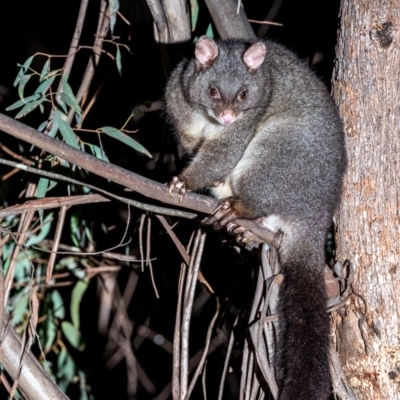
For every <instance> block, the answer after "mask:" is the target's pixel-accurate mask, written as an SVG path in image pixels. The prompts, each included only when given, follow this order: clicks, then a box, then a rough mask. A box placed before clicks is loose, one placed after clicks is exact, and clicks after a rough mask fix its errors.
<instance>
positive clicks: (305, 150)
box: [165, 37, 346, 400]
mask: <svg viewBox="0 0 400 400" xmlns="http://www.w3.org/2000/svg"><path fill="white" fill-rule="evenodd" d="M165 99H166V113H167V117H168V119H169V121H170V122H171V124H172V125H173V127H174V130H175V131H176V134H177V138H178V141H179V143H180V146H181V148H182V149H183V150H184V151H185V152H186V153H187V154H188V155H189V156H190V162H189V164H188V166H187V167H186V168H185V169H184V170H183V172H182V173H181V174H180V175H179V176H178V177H176V178H174V179H173V181H172V183H171V186H170V188H171V189H178V191H179V194H180V195H181V196H182V195H183V194H184V192H185V190H196V189H200V188H205V187H208V188H211V192H212V193H213V195H214V196H215V197H217V198H218V199H221V200H223V201H222V203H221V204H222V205H221V206H220V207H219V208H218V209H217V211H216V213H215V215H214V217H212V218H211V221H212V222H214V223H215V224H216V225H223V226H225V225H228V226H230V228H232V224H231V223H232V221H234V220H235V219H237V218H246V219H252V220H253V219H260V218H261V221H262V224H263V226H264V227H266V228H268V229H270V230H272V231H276V232H277V231H278V230H280V231H282V232H283V237H282V242H281V246H280V249H279V258H280V263H281V270H282V273H283V274H284V281H283V284H282V286H281V289H280V298H279V335H278V352H277V356H276V360H275V364H276V366H277V371H278V373H277V374H278V376H277V378H278V386H279V397H278V398H279V400H293V399H296V400H326V399H328V397H329V395H330V392H331V381H330V373H329V358H328V355H329V315H328V313H327V311H326V301H327V295H326V290H325V282H324V274H323V270H324V265H325V237H326V232H327V230H328V229H329V227H330V226H331V224H332V217H333V213H334V211H335V208H336V206H337V204H338V202H339V199H340V194H341V188H342V178H343V174H344V171H345V167H346V153H345V145H344V134H343V129H342V125H341V122H340V119H339V117H338V113H337V111H336V109H335V106H334V104H333V103H332V101H331V99H330V96H329V94H328V92H327V90H326V88H325V87H324V85H323V84H322V83H321V82H320V81H319V80H318V78H317V77H316V76H315V75H314V74H313V73H312V71H311V70H310V69H309V68H308V66H307V65H305V64H304V63H303V62H302V61H300V60H299V59H298V58H297V57H296V56H295V55H294V54H293V53H292V52H290V51H289V50H287V49H286V48H284V47H283V46H281V45H278V44H276V43H272V42H269V41H261V40H253V41H252V40H249V41H247V40H224V41H214V40H212V39H210V38H207V37H201V38H200V39H199V40H198V42H197V44H196V48H195V53H194V57H193V58H192V59H187V60H183V61H182V62H181V63H180V64H179V65H178V66H177V68H176V69H175V70H174V71H173V73H172V74H171V77H170V80H169V82H168V84H167V88H166V92H165ZM233 229H234V230H235V226H234V225H233ZM238 231H240V230H238Z"/></svg>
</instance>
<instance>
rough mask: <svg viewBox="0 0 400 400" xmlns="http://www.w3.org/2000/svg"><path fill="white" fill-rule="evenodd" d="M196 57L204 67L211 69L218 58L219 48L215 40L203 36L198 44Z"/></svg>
mask: <svg viewBox="0 0 400 400" xmlns="http://www.w3.org/2000/svg"><path fill="white" fill-rule="evenodd" d="M194 55H195V56H196V58H197V60H198V61H199V63H200V64H201V65H202V66H203V67H207V68H208V67H209V66H211V64H212V63H213V61H214V60H215V59H216V58H217V56H218V46H217V45H216V43H215V42H214V40H212V39H210V38H209V37H207V36H202V37H201V38H200V39H199V40H198V41H197V43H196V50H195V51H194Z"/></svg>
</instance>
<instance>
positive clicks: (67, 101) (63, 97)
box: [60, 93, 82, 114]
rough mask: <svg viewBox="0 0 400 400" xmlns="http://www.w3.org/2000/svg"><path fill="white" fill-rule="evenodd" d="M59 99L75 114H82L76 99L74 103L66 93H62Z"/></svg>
mask: <svg viewBox="0 0 400 400" xmlns="http://www.w3.org/2000/svg"><path fill="white" fill-rule="evenodd" d="M60 98H61V100H62V101H63V102H64V103H65V104H67V105H68V106H70V107H72V108H73V109H74V111H75V112H76V113H77V114H82V110H81V108H80V107H79V104H78V103H77V102H76V99H75V101H74V100H73V99H71V97H69V96H68V95H67V94H66V93H62V94H61V97H60Z"/></svg>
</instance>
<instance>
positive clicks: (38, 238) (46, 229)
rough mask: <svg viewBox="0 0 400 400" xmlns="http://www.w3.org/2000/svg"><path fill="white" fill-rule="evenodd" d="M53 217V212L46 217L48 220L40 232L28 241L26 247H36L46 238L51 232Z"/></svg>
mask: <svg viewBox="0 0 400 400" xmlns="http://www.w3.org/2000/svg"><path fill="white" fill-rule="evenodd" d="M53 215H54V214H53V213H52V212H51V213H49V214H47V215H46V218H45V219H44V221H43V223H42V224H41V226H40V229H39V231H37V232H35V234H31V236H30V237H29V239H28V240H27V242H26V244H25V246H26V247H30V246H34V245H35V244H38V243H40V242H41V241H42V240H44V239H45V238H46V236H47V235H48V234H49V232H50V228H51V223H52V218H53Z"/></svg>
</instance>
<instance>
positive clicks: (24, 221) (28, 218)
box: [4, 212, 34, 304]
mask: <svg viewBox="0 0 400 400" xmlns="http://www.w3.org/2000/svg"><path fill="white" fill-rule="evenodd" d="M33 215H34V213H33V212H29V213H27V214H22V218H21V220H20V223H19V229H18V234H19V237H18V240H17V242H16V246H15V249H14V252H13V255H12V257H11V262H10V266H9V267H8V270H7V274H6V277H5V282H4V287H5V294H4V302H5V304H7V301H8V297H9V295H10V290H11V284H12V281H13V279H14V271H15V266H16V264H17V259H18V254H19V252H20V250H21V248H22V247H23V243H24V241H25V236H26V233H27V231H28V228H29V225H30V224H31V222H32V218H33Z"/></svg>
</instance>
